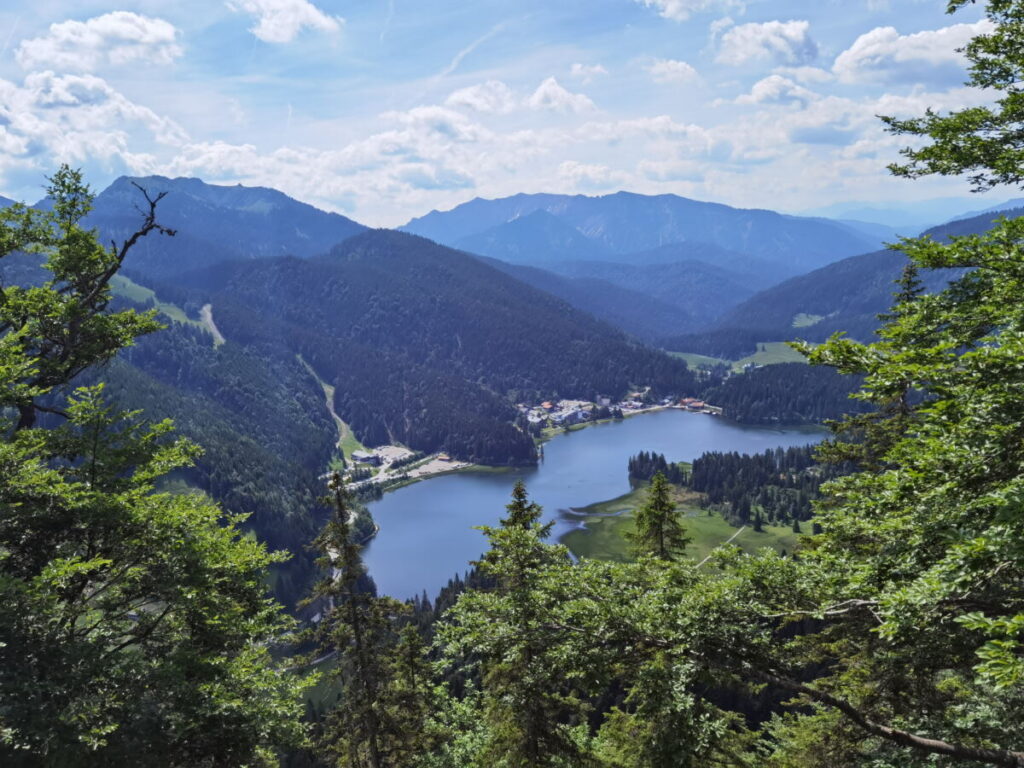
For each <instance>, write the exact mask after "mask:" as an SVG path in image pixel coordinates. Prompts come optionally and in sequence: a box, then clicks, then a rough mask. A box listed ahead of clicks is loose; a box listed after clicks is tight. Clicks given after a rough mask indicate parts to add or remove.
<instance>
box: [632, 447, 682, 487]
mask: <svg viewBox="0 0 1024 768" xmlns="http://www.w3.org/2000/svg"><path fill="white" fill-rule="evenodd" d="M628 466H629V482H630V484H631V485H635V484H636V483H638V482H646V481H649V480H651V479H652V478H653V477H654V476H655V475H656V474H658V473H659V472H660V473H661V474H663V475H664V476H665V479H666V480H668V481H669V482H670V483H672V484H673V485H684V484H685V483H686V481H687V479H688V477H689V472H688V471H687V468H686V465H685V464H682V463H670V462H669V461H667V460H666V459H665V456H664V454H661V453H655V452H653V451H640V453H638V454H637V455H636V456H630V457H629V463H628Z"/></svg>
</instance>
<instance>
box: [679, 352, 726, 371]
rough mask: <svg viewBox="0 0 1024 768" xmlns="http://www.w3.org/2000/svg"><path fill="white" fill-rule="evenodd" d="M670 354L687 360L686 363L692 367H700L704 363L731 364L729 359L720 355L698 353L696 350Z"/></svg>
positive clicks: (712, 364)
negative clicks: (712, 355) (724, 358)
mask: <svg viewBox="0 0 1024 768" xmlns="http://www.w3.org/2000/svg"><path fill="white" fill-rule="evenodd" d="M669 354H670V355H671V356H672V357H678V358H679V359H680V360H685V361H686V365H687V366H689V367H690V368H699V367H700V366H702V365H708V366H715V365H729V361H728V360H722V359H721V358H718V357H708V356H707V355H698V354H696V353H695V352H669Z"/></svg>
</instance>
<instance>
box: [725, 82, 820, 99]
mask: <svg viewBox="0 0 1024 768" xmlns="http://www.w3.org/2000/svg"><path fill="white" fill-rule="evenodd" d="M817 97H818V95H817V94H816V93H814V92H813V91H809V90H808V89H806V88H804V87H803V86H802V85H797V84H796V83H794V82H793V81H792V80H790V79H789V78H787V77H782V75H769V76H768V77H766V78H764V79H763V80H759V81H758V82H756V83H754V85H753V87H752V88H751V89H750V93H746V94H743V95H742V96H740V97H739V98H737V99H736V103H737V104H807V103H808V102H810V101H813V100H814V99H816V98H817Z"/></svg>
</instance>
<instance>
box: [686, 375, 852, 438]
mask: <svg viewBox="0 0 1024 768" xmlns="http://www.w3.org/2000/svg"><path fill="white" fill-rule="evenodd" d="M863 380H864V379H863V377H862V376H844V375H842V374H840V373H838V372H836V371H835V370H834V369H831V368H822V367H820V366H811V365H805V364H804V363H778V364H776V365H766V366H762V367H760V368H754V369H752V370H749V371H747V372H746V373H743V374H740V375H736V376H730V377H729V378H727V379H726V380H725V381H723V382H722V383H721V384H719V385H717V386H712V387H710V388H709V389H707V390H705V392H704V399H705V400H707V402H709V403H714V404H715V405H717V406H718V407H720V408H721V409H722V415H723V416H725V417H726V418H729V419H732V420H734V421H738V422H740V423H741V424H809V423H821V422H823V421H826V420H828V419H840V418H842V417H843V416H844V415H846V414H855V413H863V412H864V411H866V410H870V406H869V405H867V404H866V403H864V402H862V401H860V400H857V399H851V397H850V395H851V394H853V393H854V392H856V391H857V390H858V389H860V387H861V384H862V383H863Z"/></svg>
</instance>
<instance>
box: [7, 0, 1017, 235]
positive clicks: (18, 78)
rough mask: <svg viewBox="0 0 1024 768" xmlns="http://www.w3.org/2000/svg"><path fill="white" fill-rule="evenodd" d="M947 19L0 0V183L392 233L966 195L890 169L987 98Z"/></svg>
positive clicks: (611, 4)
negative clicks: (909, 129)
mask: <svg viewBox="0 0 1024 768" xmlns="http://www.w3.org/2000/svg"><path fill="white" fill-rule="evenodd" d="M945 5H946V3H945V2H944V0H557V1H556V0H516V2H511V0H472V2H467V1H466V0H174V1H173V2H167V0H159V1H158V0H120V1H113V2H112V1H111V0H73V1H72V0H3V3H2V4H0V194H3V195H6V196H7V197H12V198H15V199H22V200H28V201H32V200H35V199H37V198H38V197H40V195H41V187H42V185H43V183H44V178H45V176H46V175H47V174H48V173H52V171H53V170H54V169H55V168H56V167H57V165H58V164H59V163H62V162H67V163H70V164H71V165H73V166H76V167H81V168H83V169H84V170H85V172H86V175H87V179H88V180H89V181H90V183H91V184H92V185H93V186H94V187H95V188H97V189H102V188H103V187H104V186H106V185H107V184H108V183H110V182H111V181H112V180H113V179H115V178H116V177H118V176H120V175H124V174H128V175H149V174H161V175H165V176H172V177H175V176H193V177H199V178H201V179H203V180H205V181H207V182H211V183H230V184H235V183H242V184H245V185H261V186H269V187H274V188H277V189H280V190H282V191H284V192H286V193H287V194H289V195H291V196H293V197H296V198H298V199H300V200H304V201H306V202H310V203H313V204H314V205H317V206H320V207H323V208H326V209H328V210H333V211H337V212H340V213H344V214H345V215H348V216H351V217H352V218H355V219H356V220H358V221H360V222H363V223H365V224H369V225H372V226H396V225H398V224H401V223H404V222H405V221H407V220H408V219H410V218H411V217H413V216H419V215H423V214H424V213H426V212H428V211H430V210H432V209H438V210H445V209H448V208H451V207H453V206H455V205H457V204H459V203H461V202H464V201H466V200H469V199H472V198H474V197H488V198H493V197H503V196H506V195H511V194H515V193H518V192H555V193H569V194H587V195H596V194H606V193H609V192H614V191H617V190H620V189H625V190H630V191H633V192H639V193H644V194H662V193H673V194H679V195H683V196H686V197H691V198H695V199H700V200H711V201H715V202H722V203H727V204H729V205H734V206H739V207H761V208H771V209H774V210H782V211H790V212H798V211H805V210H810V209H817V208H819V207H821V206H826V205H830V204H835V203H844V202H851V201H858V202H859V201H864V202H869V203H871V204H872V205H877V206H879V207H885V206H886V205H897V204H903V203H908V202H913V201H918V200H928V199H932V198H940V197H944V196H965V195H967V194H968V192H969V185H968V184H967V182H966V181H964V180H958V179H925V180H918V181H906V180H900V179H894V178H892V177H891V175H890V174H889V173H888V171H887V170H886V165H887V164H888V163H890V162H893V161H894V160H896V159H898V150H899V148H900V147H902V146H904V145H905V144H906V139H905V138H901V137H894V136H890V135H888V134H886V133H885V132H884V131H883V130H882V128H881V124H880V122H879V120H878V119H877V117H876V115H879V114H886V115H897V116H906V117H909V116H914V115H919V114H921V113H923V111H924V110H925V108H927V107H932V108H934V109H937V110H940V111H942V110H949V109H958V108H962V107H965V106H968V105H974V104H982V103H987V102H988V101H989V99H990V96H989V95H987V94H985V93H982V92H979V91H977V90H974V89H969V88H966V87H965V86H964V81H965V79H966V72H965V70H964V68H963V61H962V58H961V56H960V54H958V53H957V52H956V49H957V48H958V47H960V46H962V45H963V44H964V43H965V42H966V41H967V40H968V39H969V38H970V37H972V36H973V35H975V34H978V33H979V32H982V31H984V30H985V29H986V28H987V27H986V24H987V22H986V21H985V20H984V17H983V14H982V12H981V11H980V10H979V9H978V8H977V7H970V8H968V9H966V10H964V11H962V12H959V13H957V14H955V15H952V16H949V15H947V14H945V13H944V9H945ZM1013 191H1014V190H996V191H993V192H990V193H989V194H988V195H987V196H986V198H984V199H982V200H979V201H977V202H978V205H977V206H976V207H979V208H981V207H985V205H987V204H988V202H996V198H998V199H999V200H1002V199H1003V198H1005V197H1007V196H1008V195H1007V194H1001V193H1006V192H1011V193H1012V192H1013ZM1000 195H1001V196H1000Z"/></svg>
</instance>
